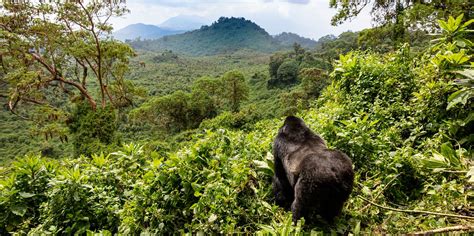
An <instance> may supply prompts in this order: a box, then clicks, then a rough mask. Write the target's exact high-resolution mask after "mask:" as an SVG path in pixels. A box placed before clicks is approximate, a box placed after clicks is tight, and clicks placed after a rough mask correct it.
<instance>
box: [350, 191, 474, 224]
mask: <svg viewBox="0 0 474 236" xmlns="http://www.w3.org/2000/svg"><path fill="white" fill-rule="evenodd" d="M357 197H359V198H360V199H362V200H364V201H366V202H368V203H370V204H372V205H374V206H376V207H379V208H382V209H385V210H389V211H398V212H405V213H412V214H427V215H437V216H446V217H453V218H460V219H467V220H474V217H472V216H463V215H456V214H449V213H441V212H432V211H419V210H404V209H397V208H393V207H387V206H382V205H380V204H377V203H375V202H373V201H370V200H369V199H367V198H364V197H362V196H360V195H359V196H357Z"/></svg>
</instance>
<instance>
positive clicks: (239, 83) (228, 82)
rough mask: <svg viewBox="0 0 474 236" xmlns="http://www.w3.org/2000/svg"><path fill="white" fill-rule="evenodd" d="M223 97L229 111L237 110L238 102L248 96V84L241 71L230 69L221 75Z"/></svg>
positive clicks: (238, 107)
mask: <svg viewBox="0 0 474 236" xmlns="http://www.w3.org/2000/svg"><path fill="white" fill-rule="evenodd" d="M222 82H223V86H224V88H223V91H224V98H225V99H226V100H227V101H228V103H229V106H230V109H231V111H233V112H238V111H239V109H240V103H241V102H242V101H244V100H246V99H247V98H248V94H249V86H248V85H247V82H246V81H245V77H244V75H243V74H242V72H240V71H237V70H232V71H228V72H226V73H225V74H224V75H223V76H222Z"/></svg>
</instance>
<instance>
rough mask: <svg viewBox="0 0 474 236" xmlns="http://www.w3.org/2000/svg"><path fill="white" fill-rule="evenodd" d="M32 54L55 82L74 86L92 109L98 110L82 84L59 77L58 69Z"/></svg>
mask: <svg viewBox="0 0 474 236" xmlns="http://www.w3.org/2000/svg"><path fill="white" fill-rule="evenodd" d="M30 54H31V55H32V56H33V58H35V60H36V61H38V62H39V63H40V64H42V65H43V66H44V67H45V68H46V69H47V70H48V71H49V72H50V73H51V74H52V75H53V76H54V77H55V78H54V80H58V81H59V82H64V83H66V84H69V85H72V86H74V87H76V88H77V89H78V90H79V91H80V92H81V94H82V95H83V96H85V97H86V98H87V100H88V102H89V104H90V105H91V107H92V109H93V110H95V109H96V107H97V104H96V102H95V101H94V98H92V96H91V95H90V94H89V92H88V91H87V90H86V89H85V88H84V87H83V86H82V84H80V83H77V82H74V81H71V80H67V79H65V78H63V77H62V76H61V75H59V74H58V73H57V71H56V68H54V67H52V66H50V65H48V63H46V62H45V61H44V59H43V58H42V57H41V56H40V55H38V54H36V53H30Z"/></svg>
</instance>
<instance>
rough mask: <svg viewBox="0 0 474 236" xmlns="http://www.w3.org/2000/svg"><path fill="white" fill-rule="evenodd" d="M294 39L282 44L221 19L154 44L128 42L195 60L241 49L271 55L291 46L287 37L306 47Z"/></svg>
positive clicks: (238, 21) (250, 26)
mask: <svg viewBox="0 0 474 236" xmlns="http://www.w3.org/2000/svg"><path fill="white" fill-rule="evenodd" d="M285 36H288V37H285ZM295 36H297V35H293V34H292V35H286V34H285V35H283V36H279V37H278V39H283V38H285V40H276V39H275V38H273V37H272V36H271V35H269V34H268V33H267V32H266V31H265V30H264V29H263V28H261V27H260V26H258V25H257V24H255V23H254V22H252V21H249V20H246V19H244V18H234V17H231V18H226V17H221V18H219V20H218V21H216V22H214V23H213V24H212V25H210V26H203V27H201V29H199V30H194V31H190V32H186V33H183V34H178V35H171V36H165V37H163V38H161V39H157V40H135V41H132V42H131V45H132V46H133V47H134V48H136V49H144V50H151V51H161V50H172V51H174V52H178V53H184V54H188V55H196V56H202V55H215V54H222V53H229V52H234V51H238V50H241V49H250V50H255V51H258V52H274V51H278V50H281V49H285V48H288V47H289V46H290V45H292V44H293V43H290V42H289V40H291V39H289V37H291V38H292V39H296V40H297V41H296V42H298V43H299V42H304V45H309V42H307V40H306V39H304V38H301V37H299V36H297V37H295ZM298 37H299V38H298ZM282 42H284V43H282Z"/></svg>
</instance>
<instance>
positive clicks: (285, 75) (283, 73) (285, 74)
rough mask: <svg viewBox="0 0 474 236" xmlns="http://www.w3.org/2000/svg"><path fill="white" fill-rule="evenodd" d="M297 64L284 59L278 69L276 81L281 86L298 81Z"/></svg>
mask: <svg viewBox="0 0 474 236" xmlns="http://www.w3.org/2000/svg"><path fill="white" fill-rule="evenodd" d="M298 70H299V66H298V62H297V61H296V60H294V59H286V60H285V61H284V62H283V63H282V64H281V65H280V67H279V68H278V72H277V80H278V81H279V82H280V83H281V84H285V85H289V84H294V83H296V82H297V81H298Z"/></svg>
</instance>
